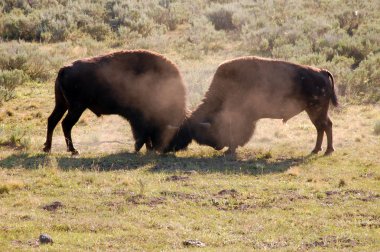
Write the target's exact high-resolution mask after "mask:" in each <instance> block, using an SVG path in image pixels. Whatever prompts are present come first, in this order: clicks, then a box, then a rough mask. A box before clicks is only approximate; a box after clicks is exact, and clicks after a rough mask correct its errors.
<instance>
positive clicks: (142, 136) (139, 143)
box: [131, 122, 148, 152]
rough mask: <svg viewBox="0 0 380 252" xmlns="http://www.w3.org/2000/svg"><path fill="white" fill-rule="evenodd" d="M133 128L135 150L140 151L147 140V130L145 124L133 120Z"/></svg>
mask: <svg viewBox="0 0 380 252" xmlns="http://www.w3.org/2000/svg"><path fill="white" fill-rule="evenodd" d="M131 128H132V134H133V138H134V139H135V152H139V151H140V149H141V148H142V147H143V146H144V144H145V143H146V142H147V138H148V137H147V132H146V129H145V127H144V126H142V125H139V124H136V123H132V122H131Z"/></svg>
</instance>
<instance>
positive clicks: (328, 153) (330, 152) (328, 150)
mask: <svg viewBox="0 0 380 252" xmlns="http://www.w3.org/2000/svg"><path fill="white" fill-rule="evenodd" d="M333 152H334V148H331V149H327V150H326V152H325V156H330V155H331V154H332V153H333Z"/></svg>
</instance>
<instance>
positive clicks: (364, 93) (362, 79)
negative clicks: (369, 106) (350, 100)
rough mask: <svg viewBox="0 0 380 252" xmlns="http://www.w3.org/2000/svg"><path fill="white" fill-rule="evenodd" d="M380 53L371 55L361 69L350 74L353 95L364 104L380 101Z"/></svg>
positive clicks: (362, 63) (363, 62) (361, 65)
mask: <svg viewBox="0 0 380 252" xmlns="http://www.w3.org/2000/svg"><path fill="white" fill-rule="evenodd" d="M379 66H380V53H376V54H370V55H369V56H368V57H367V59H366V60H363V61H362V62H361V63H360V65H359V67H358V68H357V69H355V70H354V71H353V72H351V73H350V74H349V81H348V82H349V85H350V88H351V90H352V93H353V95H355V96H357V97H360V99H361V100H362V101H364V102H372V103H376V102H379V101H380V68H379Z"/></svg>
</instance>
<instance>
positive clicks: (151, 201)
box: [127, 195, 166, 206]
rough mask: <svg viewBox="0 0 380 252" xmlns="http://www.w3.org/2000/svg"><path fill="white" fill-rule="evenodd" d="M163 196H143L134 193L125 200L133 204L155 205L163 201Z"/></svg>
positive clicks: (164, 199)
mask: <svg viewBox="0 0 380 252" xmlns="http://www.w3.org/2000/svg"><path fill="white" fill-rule="evenodd" d="M165 201H166V198H165V197H149V198H148V197H145V196H144V195H134V196H131V197H129V198H128V199H127V202H129V203H132V204H134V205H147V206H156V205H159V204H163V203H165Z"/></svg>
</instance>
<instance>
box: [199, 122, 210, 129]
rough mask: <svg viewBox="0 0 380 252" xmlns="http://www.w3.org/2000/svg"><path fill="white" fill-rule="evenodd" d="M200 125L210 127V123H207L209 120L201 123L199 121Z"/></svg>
mask: <svg viewBox="0 0 380 252" xmlns="http://www.w3.org/2000/svg"><path fill="white" fill-rule="evenodd" d="M199 124H200V125H201V126H202V127H204V128H207V129H208V128H210V127H211V123H209V122H201V123H199Z"/></svg>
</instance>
